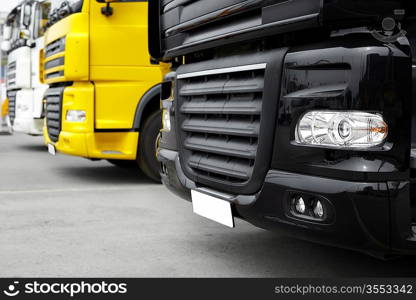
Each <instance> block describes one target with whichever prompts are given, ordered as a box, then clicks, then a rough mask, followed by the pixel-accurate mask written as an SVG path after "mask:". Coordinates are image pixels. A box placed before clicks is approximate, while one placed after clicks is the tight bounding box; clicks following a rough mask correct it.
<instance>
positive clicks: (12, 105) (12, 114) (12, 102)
mask: <svg viewBox="0 0 416 300" xmlns="http://www.w3.org/2000/svg"><path fill="white" fill-rule="evenodd" d="M16 94H17V91H9V92H8V93H7V98H8V99H9V118H10V122H11V124H12V125H13V124H14V120H15V119H16Z"/></svg>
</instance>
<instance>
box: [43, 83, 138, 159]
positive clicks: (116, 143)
mask: <svg viewBox="0 0 416 300" xmlns="http://www.w3.org/2000/svg"><path fill="white" fill-rule="evenodd" d="M62 97H63V99H62V110H61V116H60V121H59V122H61V127H62V128H61V131H60V134H59V139H58V141H57V142H56V143H54V142H52V140H51V139H50V137H49V134H48V130H47V127H46V126H45V127H44V129H43V131H44V132H43V133H44V138H45V143H46V144H52V145H54V146H55V148H56V150H57V151H58V152H61V153H64V154H69V155H75V156H81V157H86V158H95V159H122V160H134V159H136V156H137V148H138V144H139V132H136V131H129V130H122V129H117V128H114V129H112V130H111V131H108V130H107V131H105V130H102V131H100V130H95V128H94V127H95V126H94V121H95V120H94V116H95V107H94V86H93V85H92V84H91V83H89V82H85V83H80V82H75V83H74V84H73V85H72V86H69V87H66V88H65V90H64V93H63V96H62ZM111 103H112V102H110V101H109V105H111ZM69 110H82V111H84V112H85V114H86V119H85V121H83V122H69V121H67V120H66V114H67V112H68V111H69Z"/></svg>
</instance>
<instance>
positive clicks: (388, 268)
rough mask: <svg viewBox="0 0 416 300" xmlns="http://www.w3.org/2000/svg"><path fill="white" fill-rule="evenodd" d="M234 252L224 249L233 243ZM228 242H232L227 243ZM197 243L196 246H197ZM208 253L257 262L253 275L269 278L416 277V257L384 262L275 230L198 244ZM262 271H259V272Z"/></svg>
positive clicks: (245, 233)
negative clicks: (281, 233) (276, 232)
mask: <svg viewBox="0 0 416 300" xmlns="http://www.w3.org/2000/svg"><path fill="white" fill-rule="evenodd" d="M233 243H236V245H234V246H231V247H237V248H236V249H234V250H233V251H226V252H224V251H223V249H224V248H225V247H226V248H228V247H230V245H231V244H233ZM227 244H228V245H227ZM194 246H195V245H194ZM197 247H198V248H201V247H206V249H204V252H205V253H206V254H207V255H214V256H218V255H219V253H221V259H224V261H228V262H233V263H234V264H237V265H238V264H241V263H249V264H250V265H253V273H252V275H253V276H261V277H263V276H266V277H321V278H330V277H415V276H416V257H402V258H398V259H395V260H391V261H381V260H378V259H376V258H373V257H370V256H367V255H365V254H361V253H358V252H354V251H349V250H344V249H338V248H334V247H329V246H322V245H319V244H315V243H310V242H305V241H302V240H298V239H296V238H293V237H288V236H281V235H277V234H275V233H272V232H267V231H260V232H258V231H257V232H255V233H247V232H244V233H238V234H236V235H232V236H231V240H230V236H229V235H228V236H227V238H226V239H222V238H219V237H218V236H216V237H215V238H212V239H209V242H208V241H207V242H206V243H205V241H204V242H203V243H201V244H200V245H198V246H197ZM257 271H258V272H257Z"/></svg>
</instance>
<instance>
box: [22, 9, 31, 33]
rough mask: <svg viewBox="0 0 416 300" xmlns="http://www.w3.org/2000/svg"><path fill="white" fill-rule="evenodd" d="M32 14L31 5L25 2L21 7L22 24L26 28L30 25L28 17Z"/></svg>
mask: <svg viewBox="0 0 416 300" xmlns="http://www.w3.org/2000/svg"><path fill="white" fill-rule="evenodd" d="M31 16H32V6H30V5H28V4H26V5H25V6H24V8H23V20H22V24H23V25H24V26H25V27H26V28H27V27H29V25H30V18H31Z"/></svg>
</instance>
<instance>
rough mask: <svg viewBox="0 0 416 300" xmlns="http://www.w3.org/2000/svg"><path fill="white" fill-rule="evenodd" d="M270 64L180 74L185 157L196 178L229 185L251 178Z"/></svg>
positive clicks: (182, 133) (180, 124)
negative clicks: (266, 67) (265, 75)
mask: <svg viewBox="0 0 416 300" xmlns="http://www.w3.org/2000/svg"><path fill="white" fill-rule="evenodd" d="M264 67H265V66H263V67H262V68H260V67H259V68H258V69H253V67H252V65H250V66H247V69H245V68H244V66H242V67H237V68H236V69H235V70H237V71H235V72H227V73H224V72H222V70H221V69H216V70H212V71H210V70H208V71H203V72H202V73H201V72H200V73H198V72H197V73H196V75H195V76H193V74H191V75H189V74H181V75H180V76H178V102H177V104H176V105H177V107H178V108H179V109H178V111H179V118H178V125H179V128H180V130H181V139H182V140H183V143H182V149H181V151H183V153H182V154H183V155H181V157H182V159H183V160H184V163H185V165H187V167H188V168H189V169H190V170H191V171H192V173H193V174H192V175H193V176H191V177H192V178H193V179H196V180H198V179H199V178H202V177H203V178H205V179H208V180H210V181H213V182H218V181H221V182H222V183H225V184H227V183H229V184H244V183H246V182H248V181H249V180H250V178H251V176H252V174H253V169H254V165H255V158H256V154H257V150H258V142H259V135H260V124H261V122H260V121H261V113H262V107H263V90H264V73H265V69H264ZM201 74H202V75H201Z"/></svg>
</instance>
